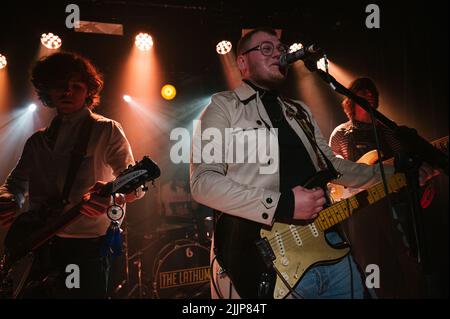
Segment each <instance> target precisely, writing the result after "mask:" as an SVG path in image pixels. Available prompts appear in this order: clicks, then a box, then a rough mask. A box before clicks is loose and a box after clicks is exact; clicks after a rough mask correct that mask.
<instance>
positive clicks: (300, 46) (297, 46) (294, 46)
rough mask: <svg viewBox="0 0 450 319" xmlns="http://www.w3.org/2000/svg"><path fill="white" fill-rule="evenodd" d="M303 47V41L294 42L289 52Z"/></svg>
mask: <svg viewBox="0 0 450 319" xmlns="http://www.w3.org/2000/svg"><path fill="white" fill-rule="evenodd" d="M301 48H303V44H301V43H293V44H292V45H291V46H290V47H289V53H292V52H295V51H298V50H300V49H301Z"/></svg>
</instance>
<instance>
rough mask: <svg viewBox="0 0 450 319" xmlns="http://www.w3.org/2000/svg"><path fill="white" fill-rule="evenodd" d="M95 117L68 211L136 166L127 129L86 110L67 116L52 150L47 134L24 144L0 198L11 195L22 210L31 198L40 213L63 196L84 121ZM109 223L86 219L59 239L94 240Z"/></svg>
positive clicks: (103, 217) (36, 135)
mask: <svg viewBox="0 0 450 319" xmlns="http://www.w3.org/2000/svg"><path fill="white" fill-rule="evenodd" d="M87 116H92V117H93V118H94V119H95V123H94V124H93V126H92V131H91V135H90V139H89V143H88V146H87V150H86V156H85V158H84V159H83V161H82V163H81V165H80V168H79V169H78V171H77V174H76V177H75V180H74V183H73V186H72V188H71V191H70V196H69V202H70V204H69V205H67V206H66V208H65V210H68V209H69V208H70V207H72V206H74V205H76V204H77V203H78V202H80V200H81V198H82V195H83V194H84V193H86V192H87V190H88V189H89V188H90V187H91V186H93V185H94V184H95V183H96V182H97V181H105V182H109V181H111V180H113V179H114V177H115V176H118V175H119V174H120V172H121V171H123V170H124V169H125V168H127V166H128V165H129V164H134V159H133V155H132V151H131V147H130V144H129V143H128V140H127V139H126V137H125V134H124V132H123V129H122V127H121V126H120V124H119V123H118V122H116V121H114V120H111V119H108V118H105V117H103V116H100V115H98V114H95V113H93V112H91V111H90V110H89V109H87V108H83V109H81V110H80V111H77V112H75V113H73V114H69V115H65V116H63V117H62V120H61V121H62V122H61V125H60V128H59V130H58V133H57V136H56V140H55V141H54V147H53V149H52V148H51V147H50V145H51V143H49V138H48V134H47V133H46V130H40V131H37V132H36V133H34V134H33V135H32V136H31V137H30V138H29V139H28V140H27V142H26V143H25V146H24V150H23V153H22V156H21V158H20V160H19V162H18V163H17V165H16V167H15V168H14V169H13V170H12V172H11V173H10V175H9V176H8V178H7V180H6V182H5V184H4V185H2V186H0V194H1V193H4V192H10V193H12V194H14V195H15V197H16V199H17V202H18V203H19V205H20V206H21V207H22V206H23V204H24V201H25V196H26V195H27V194H28V196H29V209H30V210H36V209H39V208H40V207H41V206H42V204H43V203H45V202H46V201H47V200H48V199H50V198H56V197H60V196H61V195H60V194H61V193H62V189H63V187H64V183H65V180H66V176H67V170H68V167H69V163H70V158H71V151H72V150H73V148H74V145H75V143H76V141H77V139H78V133H79V131H80V128H81V126H82V123H83V120H84V119H85V118H86V117H87ZM109 225H110V220H109V219H108V217H107V216H106V214H103V215H101V216H99V217H87V216H84V215H82V216H81V217H80V218H78V219H77V220H76V221H75V222H73V223H72V224H70V225H69V226H67V227H66V228H65V229H64V230H62V231H61V232H59V233H58V234H57V236H59V237H71V238H92V237H98V236H102V235H104V234H105V233H106V231H107V229H108V227H109Z"/></svg>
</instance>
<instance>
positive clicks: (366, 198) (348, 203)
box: [314, 173, 406, 231]
mask: <svg viewBox="0 0 450 319" xmlns="http://www.w3.org/2000/svg"><path fill="white" fill-rule="evenodd" d="M405 186H406V178H405V175H404V174H401V173H397V174H395V175H393V176H392V177H391V178H390V180H389V182H388V191H389V193H392V192H396V191H398V190H399V189H401V188H403V187H405ZM385 197H386V193H385V191H384V186H383V183H382V182H380V183H377V184H375V185H374V186H372V187H369V188H368V189H366V190H364V191H361V192H359V193H358V194H356V195H354V196H352V197H349V198H347V199H344V200H342V201H340V202H338V203H336V204H333V205H332V206H330V207H328V208H326V209H324V210H322V211H321V212H320V213H319V216H318V217H317V218H316V220H315V221H314V223H315V224H316V225H317V226H318V227H319V228H320V229H321V230H322V231H325V230H327V229H329V228H331V227H333V226H334V225H336V224H338V223H340V222H342V221H343V220H345V219H347V218H349V217H350V216H351V215H352V213H353V212H354V211H355V210H357V209H361V208H363V207H365V206H369V205H371V204H373V203H375V202H378V201H380V200H381V199H383V198H385Z"/></svg>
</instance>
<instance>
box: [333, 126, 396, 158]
mask: <svg viewBox="0 0 450 319" xmlns="http://www.w3.org/2000/svg"><path fill="white" fill-rule="evenodd" d="M377 128H378V134H379V136H380V143H381V154H382V157H383V160H385V159H388V158H391V157H393V156H394V154H395V153H397V152H399V151H402V150H403V148H402V146H401V144H400V142H399V141H398V139H397V138H396V137H395V135H394V132H393V131H391V130H389V129H388V128H386V127H385V126H382V125H379V126H378V127H377ZM329 144H330V147H331V149H332V150H333V152H334V154H335V155H339V156H342V157H343V158H345V159H348V160H350V161H353V162H356V161H357V160H358V159H359V158H360V157H361V156H363V155H364V154H366V153H367V152H369V151H371V150H374V149H376V144H375V136H374V133H373V126H372V123H364V122H358V121H353V122H351V121H348V122H346V123H343V124H341V125H339V126H338V127H336V128H335V129H334V131H333V133H331V136H330V142H329Z"/></svg>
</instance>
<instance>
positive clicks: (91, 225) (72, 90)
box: [0, 52, 143, 298]
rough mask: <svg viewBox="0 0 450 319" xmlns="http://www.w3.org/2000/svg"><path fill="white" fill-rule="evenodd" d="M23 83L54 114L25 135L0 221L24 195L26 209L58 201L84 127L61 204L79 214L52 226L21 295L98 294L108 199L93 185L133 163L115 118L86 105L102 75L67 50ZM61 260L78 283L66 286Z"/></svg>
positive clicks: (103, 283)
mask: <svg viewBox="0 0 450 319" xmlns="http://www.w3.org/2000/svg"><path fill="white" fill-rule="evenodd" d="M31 81H32V83H33V85H34V87H35V90H36V92H37V94H38V96H39V98H40V100H41V101H42V103H43V104H44V105H45V106H47V107H50V108H54V109H55V110H56V113H57V115H56V116H55V118H54V119H53V121H52V122H51V124H50V125H49V126H48V127H47V128H45V129H42V130H39V131H37V132H35V133H34V134H33V135H32V136H31V137H30V138H28V140H27V141H26V143H25V146H24V149H23V153H22V155H21V157H20V159H19V161H18V163H17V165H16V167H15V168H14V169H13V170H12V171H11V173H10V174H9V176H8V177H7V179H6V182H5V183H4V184H3V185H2V186H1V187H0V201H1V202H2V207H5V205H9V207H10V209H9V210H4V211H3V213H2V215H3V222H4V223H6V224H8V223H11V222H12V221H13V217H14V215H15V214H16V212H17V211H18V210H19V209H20V208H21V207H23V205H24V202H25V198H26V197H28V201H29V210H30V211H39V210H41V209H42V208H43V207H46V205H48V204H49V203H51V204H61V201H62V198H61V197H62V193H63V188H64V186H65V182H66V179H67V178H68V177H67V171H68V169H69V163H70V161H71V158H72V156H73V154H72V153H71V152H72V150H73V149H74V146H75V143H76V142H77V139H78V138H79V136H85V135H81V134H83V132H81V131H83V130H84V129H85V128H86V126H84V125H85V123H87V122H88V121H91V123H92V126H91V130H90V136H88V137H87V138H88V143H87V147H86V155H85V156H84V158H83V160H82V162H81V165H80V167H79V168H78V170H77V171H76V175H75V178H74V180H73V184H72V186H71V189H70V192H69V196H68V202H69V204H66V205H65V206H64V211H67V210H68V209H70V208H71V207H73V206H74V205H75V204H77V203H79V202H80V201H81V200H83V204H82V206H81V208H80V214H82V216H81V217H80V218H79V219H77V220H76V221H75V222H73V223H72V224H70V225H68V226H67V227H65V228H64V229H62V230H61V231H59V232H58V233H57V234H56V239H55V240H53V241H52V244H51V245H50V249H49V250H48V254H46V255H45V256H44V254H42V256H40V257H39V258H40V259H42V260H41V261H42V263H38V264H36V263H35V267H34V270H33V271H32V277H33V278H32V279H34V281H33V283H32V284H30V285H29V288H30V289H28V290H26V292H25V295H24V297H29V298H36V297H42V298H104V297H105V295H106V289H107V281H108V273H109V268H110V263H111V260H110V259H111V257H109V256H108V255H106V256H101V254H100V248H101V247H102V244H103V243H104V241H105V234H106V232H107V229H108V227H109V225H110V220H109V219H108V217H107V216H106V214H105V212H106V209H107V207H108V206H109V205H110V204H111V203H112V199H111V198H110V197H111V196H107V197H102V196H100V195H99V194H98V191H99V190H100V189H101V186H102V185H104V184H105V183H106V182H108V181H111V180H113V179H114V177H115V176H118V175H119V173H120V172H121V171H123V170H124V169H125V168H127V166H128V165H129V164H134V159H133V154H132V151H131V148H130V144H129V143H128V141H127V139H126V137H125V134H124V132H123V129H122V127H121V125H120V124H119V123H118V122H116V121H114V120H111V119H108V118H105V117H103V116H101V115H98V114H96V113H94V112H93V111H92V110H93V108H94V107H95V106H97V105H98V104H99V102H100V92H101V90H102V87H103V79H102V76H101V74H100V73H99V72H98V70H97V69H96V68H95V66H94V65H93V64H92V63H91V62H90V61H89V60H88V59H86V58H85V57H82V56H80V55H78V54H75V53H67V52H64V53H55V54H53V55H50V56H47V57H45V58H43V59H41V60H40V61H38V62H37V63H36V65H35V66H34V68H33V70H32V78H31ZM142 196H143V192H142V191H141V190H137V191H136V192H135V193H131V194H128V195H126V196H123V195H122V196H118V197H117V198H116V203H117V204H120V205H124V204H125V203H126V202H132V201H134V200H135V199H137V198H140V197H142ZM25 214H26V213H25ZM46 252H47V251H46ZM68 264H75V265H78V266H79V269H80V288H73V289H68V288H67V287H66V285H65V279H66V276H67V275H68V274H67V273H66V272H65V269H66V266H67V265H68ZM44 265H48V266H49V267H44ZM44 269H45V270H44Z"/></svg>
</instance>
